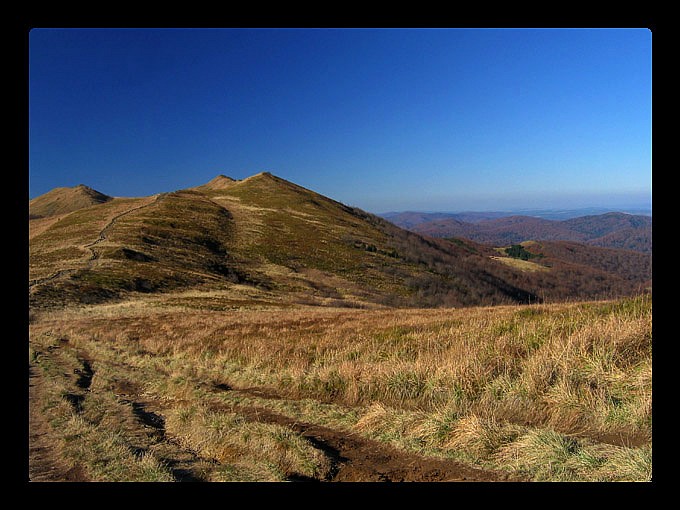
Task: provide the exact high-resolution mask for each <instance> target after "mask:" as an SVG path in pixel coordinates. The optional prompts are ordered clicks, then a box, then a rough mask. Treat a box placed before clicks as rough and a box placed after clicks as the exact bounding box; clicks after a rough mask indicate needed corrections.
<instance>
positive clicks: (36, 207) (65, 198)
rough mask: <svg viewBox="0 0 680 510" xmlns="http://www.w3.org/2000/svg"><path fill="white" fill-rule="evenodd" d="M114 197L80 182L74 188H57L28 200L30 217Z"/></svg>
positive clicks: (78, 207)
mask: <svg viewBox="0 0 680 510" xmlns="http://www.w3.org/2000/svg"><path fill="white" fill-rule="evenodd" d="M110 200H112V198H111V197H110V196H108V195H104V194H103V193H100V192H98V191H95V190H93V189H92V188H89V187H87V186H85V185H84V184H79V185H78V186H74V187H72V188H55V189H53V190H52V191H49V192H47V193H45V194H44V195H40V196H39V197H36V198H34V199H33V200H30V201H29V202H28V211H29V218H31V219H37V218H46V217H50V216H57V215H60V214H66V213H70V212H73V211H77V210H78V209H83V208H85V207H90V206H92V205H96V204H102V203H104V202H108V201H110Z"/></svg>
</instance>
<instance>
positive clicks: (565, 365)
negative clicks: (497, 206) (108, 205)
mask: <svg viewBox="0 0 680 510" xmlns="http://www.w3.org/2000/svg"><path fill="white" fill-rule="evenodd" d="M165 297H169V296H168V295H165ZM179 297H181V296H179ZM187 303H190V302H187ZM651 326H652V324H651V298H650V297H649V296H642V297H638V298H626V299H623V300H616V301H606V302H605V301H602V302H583V303H572V304H552V305H531V306H526V305H524V306H502V307H493V308H489V307H477V308H468V309H465V310H451V309H439V310H423V309H410V310H382V311H376V310H373V311H368V310H347V309H339V308H317V307H312V308H309V307H307V308H305V307H297V308H295V309H283V308H268V309H260V310H257V309H255V308H253V307H252V306H247V307H244V308H242V309H241V310H240V311H231V312H220V311H215V310H214V307H210V306H206V307H205V308H197V307H196V306H195V303H194V304H193V305H186V304H181V302H177V301H174V300H160V296H156V297H154V296H152V295H147V296H146V297H144V296H140V297H139V298H138V300H136V301H127V302H123V303H119V304H111V305H96V306H94V305H91V306H85V307H79V308H71V309H63V310H60V311H56V310H53V311H50V312H47V311H46V312H39V311H38V312H35V313H34V315H33V318H32V322H31V325H30V351H29V365H30V367H31V370H32V371H33V372H34V375H35V377H40V379H42V380H43V384H42V388H43V391H42V393H41V394H40V399H39V400H38V401H37V402H36V404H35V405H38V406H39V408H40V409H42V410H43V411H42V412H43V413H46V414H45V416H46V417H47V418H46V421H48V425H47V426H46V434H47V435H48V437H49V440H50V443H49V444H51V445H52V448H54V449H55V451H56V452H57V454H58V456H59V458H60V459H61V461H62V462H63V463H64V469H70V470H72V472H73V470H75V472H78V473H80V476H81V478H86V479H88V480H136V481H137V480H138V481H141V480H180V479H183V480H187V479H193V480H204V481H211V480H212V481H217V480H227V481H237V480H250V481H283V480H294V479H309V480H312V479H315V480H328V481H332V480H338V479H348V478H347V477H349V476H354V477H355V478H354V479H364V480H368V479H376V480H377V479H397V478H390V477H393V476H407V474H404V473H415V469H416V467H417V466H418V465H422V464H425V463H427V462H431V461H432V460H433V459H439V461H441V462H444V461H446V462H448V464H446V465H447V466H450V465H456V466H467V468H465V469H467V470H468V471H466V473H468V474H467V475H466V476H467V477H468V479H471V480H474V479H483V480H504V479H513V480H514V479H517V480H537V481H539V480H579V481H586V480H593V481H595V480H597V481H644V480H649V479H650V478H651V459H652V447H651V432H652V430H651V426H652V412H651V410H652V327H651ZM332 438H339V439H338V441H336V442H334V443H332V444H334V445H336V446H337V449H338V450H337V451H338V452H339V455H338V456H334V454H333V453H332V452H333V449H332V448H330V444H331V443H330V441H331V440H332ZM350 443H351V444H353V445H359V446H361V445H364V447H365V448H366V449H367V451H368V450H370V451H378V452H381V454H384V455H388V454H389V455H390V456H393V457H394V456H398V455H407V454H408V455H414V456H415V457H412V458H410V460H409V462H410V463H411V464H410V465H411V466H412V467H411V468H409V469H408V470H406V471H400V472H399V473H401V474H399V473H396V472H394V471H385V470H383V471H380V470H381V469H386V468H380V467H379V466H378V465H376V466H378V467H375V469H377V470H378V471H371V469H369V467H368V466H366V467H365V471H364V472H363V474H362V473H359V474H357V473H356V471H352V469H353V468H352V464H351V463H348V462H347V458H345V460H343V455H345V453H344V450H342V448H344V447H343V446H342V445H343V444H344V445H348V444H350ZM345 447H346V446H345ZM334 448H335V447H334ZM347 455H349V453H347ZM376 462H378V461H376ZM452 463H457V464H452ZM474 470H476V471H474ZM380 473H383V474H382V475H380ZM433 473H434V472H433ZM343 476H344V477H345V478H343ZM431 476H432V477H434V476H435V475H434V474H432V473H431ZM380 477H382V478H380ZM439 479H441V478H439Z"/></svg>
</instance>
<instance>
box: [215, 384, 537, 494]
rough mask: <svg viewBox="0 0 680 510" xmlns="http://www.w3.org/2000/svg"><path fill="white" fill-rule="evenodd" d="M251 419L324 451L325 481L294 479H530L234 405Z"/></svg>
mask: <svg viewBox="0 0 680 510" xmlns="http://www.w3.org/2000/svg"><path fill="white" fill-rule="evenodd" d="M214 388H215V389H216V390H220V391H234V392H236V393H241V394H244V395H251V396H257V397H261V398H267V399H273V400H279V399H281V398H282V397H281V396H280V395H278V394H276V393H273V392H271V391H269V390H267V389H266V388H258V387H253V388H240V389H239V388H234V387H232V386H230V385H228V384H217V385H215V386H214ZM230 410H231V411H233V412H237V413H238V414H239V415H241V416H244V417H245V418H247V419H249V420H251V421H257V422H261V423H272V424H276V425H282V426H285V427H289V428H291V429H292V430H294V431H295V432H297V433H298V434H300V435H301V436H302V437H304V438H305V439H306V440H307V441H309V443H311V444H312V446H314V447H315V448H317V449H319V450H321V451H323V452H324V453H325V454H326V456H327V457H328V458H329V459H330V460H331V464H332V467H331V469H330V471H329V472H328V473H327V474H326V476H325V477H324V479H322V480H317V479H305V478H297V479H295V480H294V481H324V482H378V481H380V482H500V481H516V482H519V481H526V480H523V479H521V478H518V477H513V476H512V475H510V474H508V473H502V472H498V471H488V470H483V469H478V468H473V467H471V466H467V465H465V464H462V463H460V462H456V461H454V460H447V459H438V458H434V457H423V456H420V455H416V454H413V453H408V452H404V451H401V450H397V449H396V448H393V447H391V446H388V445H385V444H382V443H379V442H377V441H373V440H371V439H367V438H364V437H360V436H358V435H356V434H352V433H348V432H345V431H340V430H334V429H331V428H328V427H324V426H321V425H316V424H313V423H304V422H299V421H297V420H295V419H293V418H289V417H287V416H284V415H281V414H278V413H275V412H273V411H270V410H269V409H265V408H262V407H257V406H248V407H245V406H238V407H235V408H234V409H230Z"/></svg>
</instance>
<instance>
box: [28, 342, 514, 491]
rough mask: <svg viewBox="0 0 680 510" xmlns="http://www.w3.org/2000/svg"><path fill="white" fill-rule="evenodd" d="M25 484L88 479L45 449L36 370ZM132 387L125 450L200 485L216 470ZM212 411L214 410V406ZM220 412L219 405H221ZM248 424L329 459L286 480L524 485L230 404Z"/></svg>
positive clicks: (79, 398) (83, 375)
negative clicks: (279, 432)
mask: <svg viewBox="0 0 680 510" xmlns="http://www.w3.org/2000/svg"><path fill="white" fill-rule="evenodd" d="M79 359H80V361H81V364H82V368H81V369H78V370H77V371H76V372H75V373H76V375H77V376H78V379H77V381H76V386H77V387H78V388H79V389H80V391H79V392H78V394H76V393H74V394H73V397H74V399H73V402H72V404H74V409H75V410H76V412H78V411H79V408H80V407H81V406H82V402H83V400H84V399H85V398H87V395H88V392H89V386H90V382H91V380H92V376H93V374H94V370H93V365H92V363H96V362H91V360H89V359H88V357H87V356H85V355H83V353H81V355H80V356H79ZM29 371H30V372H29V375H30V378H29V408H30V427H29V428H30V435H29V447H30V449H29V480H31V481H88V476H87V473H86V471H85V470H84V469H83V468H82V467H80V466H76V467H73V468H69V467H68V466H66V465H65V464H64V462H63V461H61V460H60V458H59V452H58V451H57V449H56V448H55V447H54V445H52V444H50V441H49V437H50V435H49V430H50V427H49V424H48V423H47V419H46V417H45V416H44V414H43V413H42V412H41V410H40V407H39V406H40V404H39V402H40V400H41V399H40V392H41V383H42V376H41V375H40V370H36V369H34V368H33V367H29ZM214 390H216V391H234V392H237V393H243V394H250V395H257V396H259V397H264V398H270V399H271V398H281V397H280V396H278V395H276V394H271V392H270V391H267V390H266V389H263V388H245V389H237V388H232V387H231V386H229V385H227V384H220V385H215V387H214ZM138 392H139V388H137V387H136V386H135V385H133V384H129V383H126V382H125V381H121V382H120V384H119V385H118V388H117V391H116V394H117V395H118V399H119V402H120V403H121V404H124V405H129V406H130V407H131V411H132V414H133V416H134V417H135V420H134V423H132V424H131V425H130V427H129V428H128V430H127V433H126V436H127V437H128V439H129V441H130V447H131V448H132V449H133V450H134V451H135V452H136V453H138V454H143V453H145V452H153V453H154V455H155V456H156V457H157V458H159V459H160V460H162V461H163V462H164V463H165V464H166V465H168V466H169V467H170V469H171V472H172V474H173V476H174V478H175V481H204V480H205V479H206V473H208V472H209V471H210V470H211V469H212V468H213V467H214V464H215V461H214V460H212V459H207V458H203V457H201V456H200V455H198V454H197V453H196V452H194V451H192V450H190V449H187V448H186V447H184V446H182V445H180V444H179V443H178V442H177V441H176V440H175V439H174V438H173V437H171V436H169V435H168V434H167V433H166V431H165V418H164V416H163V412H164V409H163V406H162V405H161V404H160V402H158V401H155V400H153V399H149V398H148V397H147V398H143V397H142V396H141V395H140V394H139V393H138ZM216 407H217V405H216ZM219 407H224V404H222V405H220V406H219ZM229 410H230V411H232V412H237V413H238V414H240V415H241V416H244V417H245V418H246V419H248V420H251V421H257V422H263V423H272V424H277V425H282V426H285V427H289V428H290V429H291V430H293V431H295V432H296V433H298V434H300V435H301V436H302V437H303V438H305V439H306V440H307V441H308V442H309V443H310V444H311V445H312V446H313V447H314V448H317V449H319V450H321V451H322V452H323V453H324V454H325V455H326V457H327V458H328V459H329V461H330V469H329V470H328V471H327V472H326V473H325V474H323V475H322V476H321V477H320V478H307V477H303V476H291V477H290V481H299V482H454V481H463V482H492V481H494V482H495V481H523V480H521V479H519V478H515V477H512V476H511V475H509V474H506V473H501V472H494V471H487V470H482V469H477V468H474V467H471V466H467V465H464V464H461V463H459V462H456V461H453V460H447V459H438V458H434V457H423V456H420V455H416V454H413V453H408V452H405V451H401V450H397V449H396V448H393V447H391V446H389V445H385V444H382V443H380V442H377V441H373V440H370V439H367V438H364V437H361V436H359V435H357V434H353V433H350V432H347V431H342V430H336V429H332V428H328V427H325V426H321V425H317V424H314V423H304V422H299V421H296V420H295V419H293V418H290V417H287V416H284V415H281V414H278V413H275V412H273V411H271V410H268V409H265V408H262V407H257V406H240V405H239V406H235V407H234V408H230V409H229Z"/></svg>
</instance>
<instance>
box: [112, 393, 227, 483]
mask: <svg viewBox="0 0 680 510" xmlns="http://www.w3.org/2000/svg"><path fill="white" fill-rule="evenodd" d="M118 400H119V402H120V403H121V404H124V405H129V406H130V407H131V409H132V414H133V416H134V417H135V419H136V420H137V423H138V424H139V426H140V427H141V428H142V429H143V430H142V431H139V432H141V433H138V434H136V439H134V436H135V434H133V439H132V440H131V448H132V450H133V451H134V453H135V455H137V456H142V455H144V454H147V453H153V455H154V456H155V457H156V458H157V459H158V460H159V461H160V462H161V463H163V464H164V465H165V466H166V467H167V468H168V469H169V470H170V473H171V474H172V477H173V478H174V480H175V481H176V482H204V481H206V475H205V472H206V471H209V469H210V468H211V467H213V466H214V465H215V464H216V461H214V460H212V459H206V458H204V457H201V456H200V455H199V454H198V453H196V452H194V451H193V450H191V449H188V448H186V447H184V446H182V445H180V444H179V443H178V442H177V441H176V440H175V439H173V438H171V437H169V436H168V435H167V433H166V431H165V418H164V417H163V415H162V414H160V412H157V410H156V409H155V408H154V410H153V411H152V410H150V409H149V407H151V406H152V405H153V404H151V403H149V402H142V401H139V400H131V399H127V398H119V399H118Z"/></svg>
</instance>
